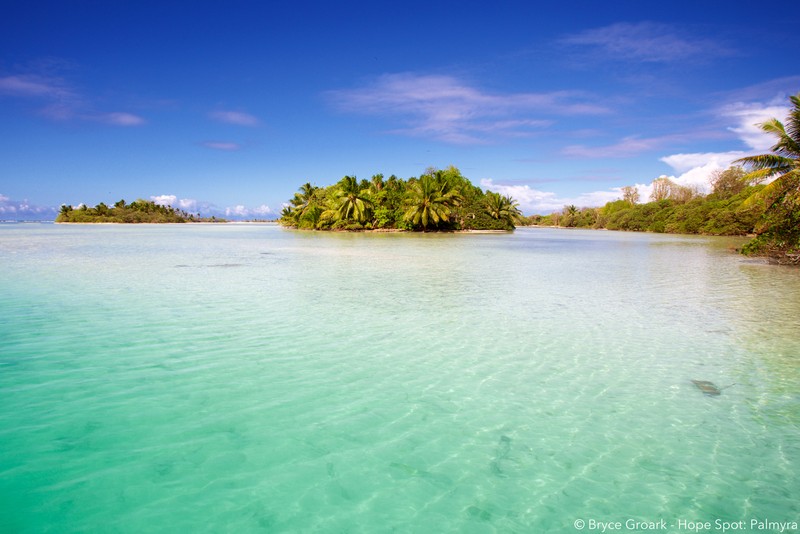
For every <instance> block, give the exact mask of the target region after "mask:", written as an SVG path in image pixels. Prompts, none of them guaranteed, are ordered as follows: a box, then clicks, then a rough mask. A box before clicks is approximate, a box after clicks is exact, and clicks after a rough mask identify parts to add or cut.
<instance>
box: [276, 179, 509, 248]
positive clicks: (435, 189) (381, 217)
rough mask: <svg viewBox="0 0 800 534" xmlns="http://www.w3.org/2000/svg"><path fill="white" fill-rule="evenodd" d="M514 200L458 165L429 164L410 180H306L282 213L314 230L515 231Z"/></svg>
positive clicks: (290, 221) (293, 222) (287, 221)
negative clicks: (480, 184) (474, 181)
mask: <svg viewBox="0 0 800 534" xmlns="http://www.w3.org/2000/svg"><path fill="white" fill-rule="evenodd" d="M521 218H522V213H521V212H520V211H519V207H518V205H517V203H516V201H515V200H514V199H512V198H510V197H507V196H501V195H500V194H499V193H493V192H491V191H486V192H484V191H483V190H481V188H479V187H477V186H475V185H473V184H472V183H471V182H470V181H469V179H467V178H466V177H465V176H463V175H462V174H461V171H459V170H458V169H457V168H456V167H453V166H450V167H448V168H446V169H441V170H440V169H434V168H429V169H427V170H426V171H425V173H424V174H422V175H421V176H419V177H418V178H417V177H412V178H409V179H407V180H403V179H401V178H398V177H397V176H394V175H392V176H390V177H389V178H388V179H385V178H384V176H383V175H382V174H376V175H374V176H373V177H372V178H371V179H370V180H361V181H359V180H357V179H356V178H355V177H353V176H345V177H343V178H342V179H341V180H340V181H339V182H337V183H336V184H333V185H331V186H328V187H314V186H312V185H311V184H310V183H306V184H304V185H302V186H301V187H300V189H299V190H298V192H297V193H295V195H294V197H293V198H292V199H291V200H290V201H289V203H288V204H287V206H286V207H285V208H284V209H283V212H282V213H281V219H280V223H281V224H283V225H284V226H288V227H293V228H304V229H313V230H365V229H397V230H412V231H423V232H427V231H453V230H513V229H514V227H515V225H516V224H517V223H518V222H519V221H520V220H521Z"/></svg>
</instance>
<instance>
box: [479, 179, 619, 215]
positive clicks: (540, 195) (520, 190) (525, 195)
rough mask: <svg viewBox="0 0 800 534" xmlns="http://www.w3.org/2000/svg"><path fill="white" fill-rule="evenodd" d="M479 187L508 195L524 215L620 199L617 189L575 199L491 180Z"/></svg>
mask: <svg viewBox="0 0 800 534" xmlns="http://www.w3.org/2000/svg"><path fill="white" fill-rule="evenodd" d="M481 187H483V188H484V189H486V190H491V191H494V192H495V193H500V194H501V195H508V196H510V197H511V198H513V199H514V200H516V201H517V202H518V203H519V207H520V209H521V210H522V212H523V213H525V214H531V213H551V212H553V211H560V210H561V209H562V208H563V207H564V206H568V205H573V204H574V205H575V206H578V207H581V208H583V207H594V206H603V205H605V204H606V203H607V202H611V201H612V200H617V199H620V198H622V193H621V191H620V188H619V187H615V188H613V189H611V190H609V191H593V192H590V193H583V194H581V195H578V196H577V197H559V196H558V195H557V194H556V193H552V192H549V191H540V190H538V189H534V188H532V187H531V186H529V185H519V184H515V185H504V184H496V183H494V181H493V180H491V179H483V180H481Z"/></svg>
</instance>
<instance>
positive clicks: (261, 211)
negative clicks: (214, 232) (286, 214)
mask: <svg viewBox="0 0 800 534" xmlns="http://www.w3.org/2000/svg"><path fill="white" fill-rule="evenodd" d="M271 213H273V211H272V210H271V209H270V207H269V206H267V205H266V204H262V205H261V206H258V207H256V208H247V207H245V206H244V205H242V204H238V205H236V206H233V207H229V208H225V216H226V217H237V218H246V217H258V216H264V215H269V214H271Z"/></svg>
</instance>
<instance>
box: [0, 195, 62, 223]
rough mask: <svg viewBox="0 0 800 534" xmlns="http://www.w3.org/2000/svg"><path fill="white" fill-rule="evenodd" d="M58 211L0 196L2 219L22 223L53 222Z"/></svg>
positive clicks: (0, 214) (49, 207)
mask: <svg viewBox="0 0 800 534" xmlns="http://www.w3.org/2000/svg"><path fill="white" fill-rule="evenodd" d="M56 213H57V210H56V209H55V208H53V207H51V206H37V205H34V204H31V203H30V202H28V201H27V200H12V199H11V198H9V197H7V196H6V195H3V194H0V217H2V218H11V219H13V220H21V221H41V220H53V219H54V218H55V216H56Z"/></svg>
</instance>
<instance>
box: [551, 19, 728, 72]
mask: <svg viewBox="0 0 800 534" xmlns="http://www.w3.org/2000/svg"><path fill="white" fill-rule="evenodd" d="M561 43H563V44H566V45H575V46H581V47H592V48H595V49H596V50H598V51H599V53H600V55H601V56H602V57H603V58H605V59H620V60H633V61H642V62H650V63H667V62H673V61H685V60H689V59H699V58H708V57H716V56H723V55H730V54H731V51H730V50H728V49H726V48H725V47H723V46H721V45H720V44H718V43H716V42H714V41H712V40H710V39H697V38H688V37H683V36H681V35H680V34H679V32H678V31H677V30H676V29H675V28H673V27H672V26H669V25H666V24H656V23H652V22H640V23H637V24H630V23H625V22H620V23H617V24H612V25H610V26H604V27H602V28H595V29H591V30H585V31H582V32H580V33H576V34H573V35H569V36H567V37H565V38H563V39H561Z"/></svg>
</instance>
